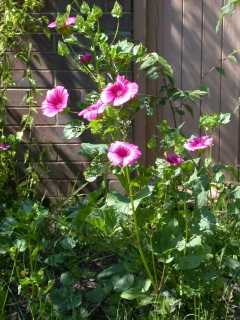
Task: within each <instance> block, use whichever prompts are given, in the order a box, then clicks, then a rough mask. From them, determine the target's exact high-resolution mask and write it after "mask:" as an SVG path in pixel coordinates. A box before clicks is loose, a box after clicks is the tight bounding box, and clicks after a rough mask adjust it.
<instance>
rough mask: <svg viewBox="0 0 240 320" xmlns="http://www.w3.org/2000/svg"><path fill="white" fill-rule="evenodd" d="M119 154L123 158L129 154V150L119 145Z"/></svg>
mask: <svg viewBox="0 0 240 320" xmlns="http://www.w3.org/2000/svg"><path fill="white" fill-rule="evenodd" d="M117 154H118V155H119V156H120V157H121V158H125V157H127V156H128V155H129V150H128V149H126V148H123V147H119V148H118V149H117Z"/></svg>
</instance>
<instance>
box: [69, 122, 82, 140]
mask: <svg viewBox="0 0 240 320" xmlns="http://www.w3.org/2000/svg"><path fill="white" fill-rule="evenodd" d="M85 130H86V126H85V124H84V123H83V122H79V121H72V122H71V123H68V124H67V125H66V126H65V127H64V130H63V133H64V137H65V138H66V139H74V138H78V137H80V136H81V135H82V134H83V132H84V131H85Z"/></svg>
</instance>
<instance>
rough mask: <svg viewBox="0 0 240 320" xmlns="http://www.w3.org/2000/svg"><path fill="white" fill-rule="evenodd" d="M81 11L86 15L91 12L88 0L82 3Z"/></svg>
mask: <svg viewBox="0 0 240 320" xmlns="http://www.w3.org/2000/svg"><path fill="white" fill-rule="evenodd" d="M80 12H81V13H82V14H86V15H88V14H89V13H90V12H91V10H90V7H89V5H88V3H87V2H86V1H83V3H82V4H81V7H80Z"/></svg>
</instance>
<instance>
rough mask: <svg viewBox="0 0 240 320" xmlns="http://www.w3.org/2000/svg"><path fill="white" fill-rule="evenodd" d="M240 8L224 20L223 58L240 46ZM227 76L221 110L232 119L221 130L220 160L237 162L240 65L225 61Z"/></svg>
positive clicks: (224, 78)
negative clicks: (229, 114)
mask: <svg viewBox="0 0 240 320" xmlns="http://www.w3.org/2000/svg"><path fill="white" fill-rule="evenodd" d="M239 21H240V10H237V12H236V13H235V14H234V15H233V16H232V17H228V18H226V19H225V20H224V24H223V58H225V57H227V56H228V55H229V53H230V52H231V51H232V50H233V49H235V48H239V47H240V24H239ZM224 70H225V76H224V77H223V78H222V86H221V88H222V89H221V111H222V112H231V113H232V121H231V123H230V124H229V125H227V126H224V127H222V128H221V130H220V161H221V162H223V163H229V162H230V163H232V164H235V165H236V164H237V161H238V149H239V134H238V127H239V118H238V116H239V115H238V112H236V107H237V105H238V97H239V94H240V66H239V64H232V63H230V62H225V63H224Z"/></svg>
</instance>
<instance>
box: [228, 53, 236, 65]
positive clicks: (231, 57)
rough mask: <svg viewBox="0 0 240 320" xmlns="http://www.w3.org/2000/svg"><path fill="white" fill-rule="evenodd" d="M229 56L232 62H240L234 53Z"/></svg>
mask: <svg viewBox="0 0 240 320" xmlns="http://www.w3.org/2000/svg"><path fill="white" fill-rule="evenodd" d="M227 58H228V60H229V61H230V62H231V63H232V64H237V63H238V61H237V58H236V57H235V55H233V54H229V55H228V56H227Z"/></svg>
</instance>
